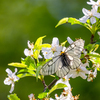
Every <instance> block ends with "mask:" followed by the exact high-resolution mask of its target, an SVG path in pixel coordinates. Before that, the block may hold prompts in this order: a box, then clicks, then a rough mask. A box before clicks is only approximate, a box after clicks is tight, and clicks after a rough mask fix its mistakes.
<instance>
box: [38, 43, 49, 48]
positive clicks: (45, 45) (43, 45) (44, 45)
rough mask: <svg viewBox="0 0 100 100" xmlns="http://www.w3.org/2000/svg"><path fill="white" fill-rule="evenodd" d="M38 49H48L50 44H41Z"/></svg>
mask: <svg viewBox="0 0 100 100" xmlns="http://www.w3.org/2000/svg"><path fill="white" fill-rule="evenodd" d="M40 47H41V48H42V47H44V48H50V47H51V45H50V44H42V45H41V46H40Z"/></svg>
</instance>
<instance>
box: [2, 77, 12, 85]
mask: <svg viewBox="0 0 100 100" xmlns="http://www.w3.org/2000/svg"><path fill="white" fill-rule="evenodd" d="M11 83H12V81H11V80H10V79H9V78H6V79H5V80H4V84H5V85H10V84H11Z"/></svg>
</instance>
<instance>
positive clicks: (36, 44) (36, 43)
mask: <svg viewBox="0 0 100 100" xmlns="http://www.w3.org/2000/svg"><path fill="white" fill-rule="evenodd" d="M44 37H46V36H42V37H39V38H38V39H37V40H36V42H35V45H34V49H37V48H38V46H40V45H42V39H43V38H44Z"/></svg>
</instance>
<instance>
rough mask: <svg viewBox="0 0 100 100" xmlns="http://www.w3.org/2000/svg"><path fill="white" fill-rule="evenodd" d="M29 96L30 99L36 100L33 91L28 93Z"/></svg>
mask: <svg viewBox="0 0 100 100" xmlns="http://www.w3.org/2000/svg"><path fill="white" fill-rule="evenodd" d="M28 97H29V100H36V99H35V97H34V94H33V93H31V94H30V95H28Z"/></svg>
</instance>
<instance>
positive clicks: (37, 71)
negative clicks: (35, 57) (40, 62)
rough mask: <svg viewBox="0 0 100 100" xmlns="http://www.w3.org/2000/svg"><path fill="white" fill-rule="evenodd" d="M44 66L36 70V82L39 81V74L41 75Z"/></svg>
mask: <svg viewBox="0 0 100 100" xmlns="http://www.w3.org/2000/svg"><path fill="white" fill-rule="evenodd" d="M41 67H42V66H39V67H38V68H37V70H36V80H38V76H39V73H40V69H41Z"/></svg>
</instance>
